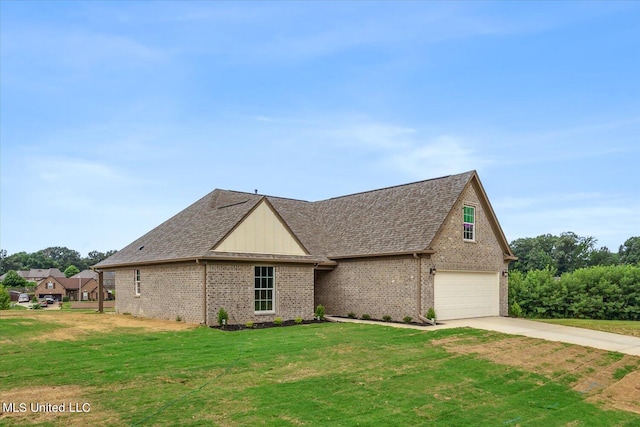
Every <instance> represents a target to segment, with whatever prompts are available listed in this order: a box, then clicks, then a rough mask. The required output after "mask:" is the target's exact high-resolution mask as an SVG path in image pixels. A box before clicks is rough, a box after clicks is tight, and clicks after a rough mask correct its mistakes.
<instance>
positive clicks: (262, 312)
mask: <svg viewBox="0 0 640 427" xmlns="http://www.w3.org/2000/svg"><path fill="white" fill-rule="evenodd" d="M256 267H257V268H261V267H270V268H272V272H273V287H272V288H271V307H272V309H271V310H256V309H255V306H256V297H255V291H256V290H261V289H264V288H256V285H255V280H256V274H255V269H256ZM267 289H268V288H267ZM253 292H254V296H253V314H255V315H257V316H261V315H269V314H276V268H275V267H274V266H271V265H256V266H254V269H253Z"/></svg>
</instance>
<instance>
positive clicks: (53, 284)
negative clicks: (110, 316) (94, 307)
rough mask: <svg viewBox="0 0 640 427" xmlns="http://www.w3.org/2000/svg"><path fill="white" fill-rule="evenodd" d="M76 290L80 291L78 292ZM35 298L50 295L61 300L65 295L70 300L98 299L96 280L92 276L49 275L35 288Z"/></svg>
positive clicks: (105, 297)
mask: <svg viewBox="0 0 640 427" xmlns="http://www.w3.org/2000/svg"><path fill="white" fill-rule="evenodd" d="M78 290H80V292H79V293H78ZM35 295H36V298H42V297H44V296H46V295H51V296H53V298H54V299H55V300H56V301H62V300H63V298H65V297H67V298H69V300H71V301H78V300H79V298H80V300H82V301H95V300H97V299H98V281H97V280H96V279H94V278H87V277H84V278H82V277H78V278H71V277H70V278H66V277H53V276H49V277H47V278H45V279H44V280H42V281H40V283H39V284H38V286H36V289H35ZM107 297H108V294H107V291H106V290H105V291H104V299H107Z"/></svg>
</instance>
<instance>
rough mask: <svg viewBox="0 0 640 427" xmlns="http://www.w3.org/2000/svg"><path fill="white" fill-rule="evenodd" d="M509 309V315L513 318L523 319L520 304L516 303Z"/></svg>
mask: <svg viewBox="0 0 640 427" xmlns="http://www.w3.org/2000/svg"><path fill="white" fill-rule="evenodd" d="M509 308H510V310H509V311H510V313H509V314H511V317H522V308H520V304H518V303H517V302H515V301H514V302H513V304H511V307H509Z"/></svg>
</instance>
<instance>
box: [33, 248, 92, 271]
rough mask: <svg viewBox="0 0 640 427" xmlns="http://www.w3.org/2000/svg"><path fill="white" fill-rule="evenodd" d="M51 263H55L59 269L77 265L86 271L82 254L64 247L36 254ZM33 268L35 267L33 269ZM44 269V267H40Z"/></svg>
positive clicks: (43, 250) (48, 249)
mask: <svg viewBox="0 0 640 427" xmlns="http://www.w3.org/2000/svg"><path fill="white" fill-rule="evenodd" d="M36 253H37V254H39V255H41V256H43V257H44V258H46V259H47V260H49V261H53V262H55V263H56V264H57V265H58V268H67V267H68V266H70V265H75V266H77V267H78V268H80V269H84V268H86V267H87V266H86V265H85V263H84V261H83V260H82V257H81V256H80V252H78V251H74V250H73V249H69V248H66V247H62V246H52V247H48V248H46V249H42V250H41V251H38V252H36ZM32 268H33V267H32ZM40 268H43V267H40Z"/></svg>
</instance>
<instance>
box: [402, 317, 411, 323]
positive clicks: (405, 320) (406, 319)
mask: <svg viewBox="0 0 640 427" xmlns="http://www.w3.org/2000/svg"><path fill="white" fill-rule="evenodd" d="M411 320H413V317H411V316H404V317H403V318H402V321H403V322H404V323H411Z"/></svg>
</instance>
